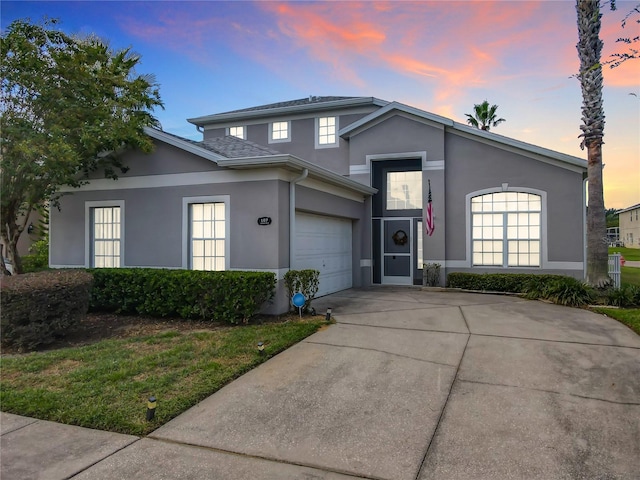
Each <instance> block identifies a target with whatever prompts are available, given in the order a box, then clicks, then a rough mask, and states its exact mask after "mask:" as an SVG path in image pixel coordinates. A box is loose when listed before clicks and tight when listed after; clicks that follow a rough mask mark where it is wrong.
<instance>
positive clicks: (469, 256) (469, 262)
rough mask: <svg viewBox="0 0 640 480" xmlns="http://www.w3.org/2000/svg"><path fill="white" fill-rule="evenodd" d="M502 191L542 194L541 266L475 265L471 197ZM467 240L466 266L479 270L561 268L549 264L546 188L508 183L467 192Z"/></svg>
mask: <svg viewBox="0 0 640 480" xmlns="http://www.w3.org/2000/svg"><path fill="white" fill-rule="evenodd" d="M500 192H516V193H532V194H534V195H539V196H540V265H539V266H515V267H509V266H505V265H504V263H503V264H502V265H474V264H473V241H472V238H471V237H472V234H473V225H472V212H471V199H472V198H474V197H478V196H481V195H486V194H488V193H500ZM465 217H466V218H465V226H466V231H465V237H466V238H465V241H466V260H465V267H467V268H472V269H478V270H516V269H523V270H543V269H549V268H559V267H556V266H550V265H549V259H548V249H547V240H548V236H547V192H546V191H544V190H538V189H536V188H528V187H509V186H508V184H504V185H502V186H501V187H493V188H486V189H483V190H476V191H475V192H470V193H467V195H466V196H465Z"/></svg>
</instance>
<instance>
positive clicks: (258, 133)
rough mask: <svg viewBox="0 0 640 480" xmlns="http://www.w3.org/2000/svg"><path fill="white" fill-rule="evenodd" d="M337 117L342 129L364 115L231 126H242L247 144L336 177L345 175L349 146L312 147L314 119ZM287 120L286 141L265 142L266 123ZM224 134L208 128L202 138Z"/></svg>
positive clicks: (320, 115) (285, 118)
mask: <svg viewBox="0 0 640 480" xmlns="http://www.w3.org/2000/svg"><path fill="white" fill-rule="evenodd" d="M336 115H337V116H338V117H339V120H338V128H339V129H340V128H344V127H346V126H347V125H349V124H351V123H353V122H355V121H357V120H359V119H360V118H362V117H363V116H364V115H365V113H357V114H344V115H338V113H337V112H319V113H317V114H316V116H315V117H310V118H298V117H294V118H289V117H286V116H284V117H281V118H277V119H276V118H267V119H264V120H256V121H253V122H252V123H250V124H248V125H247V124H246V123H242V122H238V123H236V124H235V125H245V128H246V138H247V140H249V141H252V142H255V143H258V144H260V145H268V146H269V147H270V148H272V149H274V150H277V151H278V152H280V153H286V154H290V155H295V156H296V157H299V158H303V159H305V160H307V161H309V162H312V163H315V164H316V165H320V166H322V167H324V168H327V169H329V170H331V171H333V172H336V173H339V174H340V175H348V174H349V163H348V162H349V145H348V143H347V142H346V141H345V140H343V139H341V138H338V147H330V148H318V149H316V148H315V132H316V130H315V118H316V117H324V116H336ZM287 120H290V122H291V123H290V127H291V131H290V136H291V141H289V142H278V143H269V123H270V122H272V121H287ZM225 134H226V128H222V127H221V128H211V129H206V130H205V131H204V138H205V139H209V138H215V137H221V136H224V135H225Z"/></svg>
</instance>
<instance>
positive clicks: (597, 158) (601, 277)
mask: <svg viewBox="0 0 640 480" xmlns="http://www.w3.org/2000/svg"><path fill="white" fill-rule="evenodd" d="M576 11H577V14H578V44H577V45H576V48H577V49H578V58H579V59H580V72H579V74H578V79H579V80H580V87H581V89H582V122H583V123H582V125H580V130H581V131H582V133H581V134H580V137H582V143H581V144H580V148H582V149H584V147H585V146H586V147H587V177H588V185H589V187H588V188H589V203H588V209H587V282H588V283H590V284H591V285H593V286H596V287H600V288H603V287H606V286H608V285H610V282H611V279H610V278H609V273H608V262H607V259H608V250H607V227H606V221H605V211H604V195H603V190H602V143H603V142H602V139H603V137H604V109H603V107H602V64H601V62H600V55H601V52H602V45H603V42H602V40H601V39H600V19H601V17H602V14H601V13H600V1H599V0H576Z"/></svg>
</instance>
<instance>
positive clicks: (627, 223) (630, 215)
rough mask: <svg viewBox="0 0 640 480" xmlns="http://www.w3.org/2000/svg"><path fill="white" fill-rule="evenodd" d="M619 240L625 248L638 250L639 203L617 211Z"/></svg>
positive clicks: (639, 232)
mask: <svg viewBox="0 0 640 480" xmlns="http://www.w3.org/2000/svg"><path fill="white" fill-rule="evenodd" d="M618 219H619V220H620V240H621V241H622V242H623V243H624V246H625V247H629V248H640V203H638V204H637V205H634V206H633V207H629V208H625V209H623V210H618Z"/></svg>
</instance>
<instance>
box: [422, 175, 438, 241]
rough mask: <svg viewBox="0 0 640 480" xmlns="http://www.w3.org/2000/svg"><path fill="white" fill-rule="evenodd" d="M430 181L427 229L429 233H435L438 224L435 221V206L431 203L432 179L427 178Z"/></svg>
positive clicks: (426, 219)
mask: <svg viewBox="0 0 640 480" xmlns="http://www.w3.org/2000/svg"><path fill="white" fill-rule="evenodd" d="M427 181H428V182H429V199H428V200H427V215H426V217H425V222H424V223H425V226H426V228H425V230H426V231H427V235H429V236H431V235H433V232H434V230H435V229H436V224H435V222H434V221H433V206H432V204H431V180H427Z"/></svg>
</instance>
